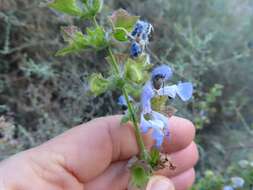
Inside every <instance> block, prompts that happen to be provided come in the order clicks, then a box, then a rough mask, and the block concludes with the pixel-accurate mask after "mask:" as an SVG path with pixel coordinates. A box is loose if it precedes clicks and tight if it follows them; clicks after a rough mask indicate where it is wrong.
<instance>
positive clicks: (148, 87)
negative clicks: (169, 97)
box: [141, 81, 155, 114]
mask: <svg viewBox="0 0 253 190" xmlns="http://www.w3.org/2000/svg"><path fill="white" fill-rule="evenodd" d="M154 96H155V92H154V89H153V88H152V84H151V82H150V81H149V82H147V83H146V84H145V86H144V87H143V90H142V94H141V106H142V112H143V113H144V114H146V113H150V112H151V111H152V109H151V99H152V98H153V97H154Z"/></svg>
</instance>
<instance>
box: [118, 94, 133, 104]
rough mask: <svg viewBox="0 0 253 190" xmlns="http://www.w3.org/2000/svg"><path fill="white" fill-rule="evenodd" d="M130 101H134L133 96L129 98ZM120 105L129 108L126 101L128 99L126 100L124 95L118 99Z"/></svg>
mask: <svg viewBox="0 0 253 190" xmlns="http://www.w3.org/2000/svg"><path fill="white" fill-rule="evenodd" d="M128 99H129V100H130V101H133V98H132V97H131V96H128ZM118 105H120V106H127V101H126V99H125V97H124V96H123V95H121V96H120V97H119V98H118Z"/></svg>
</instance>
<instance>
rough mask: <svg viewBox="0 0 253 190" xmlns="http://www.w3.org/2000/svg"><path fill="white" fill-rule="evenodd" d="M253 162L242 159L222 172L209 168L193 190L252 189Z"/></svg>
mask: <svg viewBox="0 0 253 190" xmlns="http://www.w3.org/2000/svg"><path fill="white" fill-rule="evenodd" d="M252 179H253V162H252V161H250V160H240V161H239V162H238V163H234V164H232V165H231V166H229V167H228V168H227V170H226V171H223V172H222V174H219V173H217V172H213V171H211V170H207V171H206V172H205V174H204V177H203V178H202V179H200V180H199V181H198V182H197V183H196V184H195V185H194V186H193V187H192V190H222V189H223V190H228V189H231V190H251V189H252V188H253V180H252Z"/></svg>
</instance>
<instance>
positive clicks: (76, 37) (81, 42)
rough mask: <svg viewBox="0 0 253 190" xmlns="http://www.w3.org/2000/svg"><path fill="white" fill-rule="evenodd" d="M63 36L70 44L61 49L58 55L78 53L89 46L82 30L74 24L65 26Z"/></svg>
mask: <svg viewBox="0 0 253 190" xmlns="http://www.w3.org/2000/svg"><path fill="white" fill-rule="evenodd" d="M62 31H63V38H64V40H65V41H66V42H68V43H69V44H68V46H67V47H65V48H63V49H61V50H59V51H58V52H57V53H56V55H57V56H63V55H66V54H69V53H77V52H79V51H81V50H83V49H85V48H87V47H88V41H87V39H85V36H84V35H83V33H82V32H81V31H79V30H78V29H77V28H76V27H74V26H69V27H63V28H62Z"/></svg>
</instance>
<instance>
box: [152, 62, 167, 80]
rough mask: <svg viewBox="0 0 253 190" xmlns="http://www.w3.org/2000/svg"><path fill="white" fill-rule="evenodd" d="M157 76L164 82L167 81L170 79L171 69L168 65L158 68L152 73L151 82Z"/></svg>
mask: <svg viewBox="0 0 253 190" xmlns="http://www.w3.org/2000/svg"><path fill="white" fill-rule="evenodd" d="M157 75H161V76H163V77H164V79H165V80H169V79H170V78H171V77H172V69H171V68H170V67H169V66H168V65H161V66H158V67H156V68H154V70H153V71H152V80H153V79H154V78H155V77H156V76H157Z"/></svg>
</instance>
